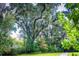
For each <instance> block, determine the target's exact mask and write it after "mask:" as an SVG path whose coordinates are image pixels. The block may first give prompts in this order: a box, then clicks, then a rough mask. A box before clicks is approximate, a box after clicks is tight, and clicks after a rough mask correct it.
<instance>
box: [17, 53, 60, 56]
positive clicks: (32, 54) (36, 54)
mask: <svg viewBox="0 0 79 59" xmlns="http://www.w3.org/2000/svg"><path fill="white" fill-rule="evenodd" d="M60 54H61V53H31V54H20V55H18V56H59V55H60Z"/></svg>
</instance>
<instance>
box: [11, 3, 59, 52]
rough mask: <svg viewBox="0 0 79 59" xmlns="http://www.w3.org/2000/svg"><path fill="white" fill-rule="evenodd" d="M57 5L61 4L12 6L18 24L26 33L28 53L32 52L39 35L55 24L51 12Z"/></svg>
mask: <svg viewBox="0 0 79 59" xmlns="http://www.w3.org/2000/svg"><path fill="white" fill-rule="evenodd" d="M57 5H59V4H11V7H13V8H14V9H15V10H16V20H17V21H16V23H17V24H18V26H19V27H20V28H21V29H22V32H23V33H24V37H25V41H24V42H25V46H26V51H27V52H31V51H32V48H33V44H34V41H35V40H36V39H37V37H38V36H39V34H40V33H42V32H43V31H45V29H47V28H48V25H50V24H51V25H52V23H53V22H55V20H53V18H52V13H51V11H52V9H53V8H54V6H57ZM55 26H56V25H55Z"/></svg>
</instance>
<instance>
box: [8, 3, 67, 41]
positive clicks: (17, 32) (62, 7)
mask: <svg viewBox="0 0 79 59" xmlns="http://www.w3.org/2000/svg"><path fill="white" fill-rule="evenodd" d="M7 5H9V4H7ZM64 5H65V4H61V5H60V6H59V7H58V9H57V12H58V11H60V12H61V11H67V9H66V8H65V7H64ZM14 27H16V28H17V31H16V32H14V31H12V32H11V33H12V34H11V35H10V36H11V37H12V38H16V39H17V40H18V39H20V38H21V37H20V36H21V35H20V33H19V32H20V30H21V29H20V28H18V25H17V24H15V25H14Z"/></svg>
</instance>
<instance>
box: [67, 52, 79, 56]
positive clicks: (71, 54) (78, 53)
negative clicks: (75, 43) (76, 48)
mask: <svg viewBox="0 0 79 59" xmlns="http://www.w3.org/2000/svg"><path fill="white" fill-rule="evenodd" d="M68 56H79V52H69V53H68Z"/></svg>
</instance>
